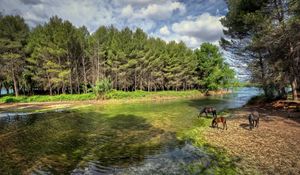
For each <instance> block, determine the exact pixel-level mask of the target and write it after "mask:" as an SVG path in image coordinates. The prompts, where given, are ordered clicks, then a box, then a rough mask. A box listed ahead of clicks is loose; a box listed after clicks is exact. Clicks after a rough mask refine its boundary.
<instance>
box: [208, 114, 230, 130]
mask: <svg viewBox="0 0 300 175" xmlns="http://www.w3.org/2000/svg"><path fill="white" fill-rule="evenodd" d="M218 123H222V124H223V130H224V129H225V127H226V130H227V123H226V118H225V117H222V116H221V117H215V118H214V119H213V120H212V122H211V126H212V127H213V128H214V127H216V126H217V128H219V126H218Z"/></svg>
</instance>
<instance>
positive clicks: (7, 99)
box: [0, 93, 96, 103]
mask: <svg viewBox="0 0 300 175" xmlns="http://www.w3.org/2000/svg"><path fill="white" fill-rule="evenodd" d="M95 99H96V96H95V94H93V93H87V94H61V95H53V96H49V95H33V96H18V97H13V96H4V97H1V98H0V103H11V102H22V103H28V102H52V101H83V100H95Z"/></svg>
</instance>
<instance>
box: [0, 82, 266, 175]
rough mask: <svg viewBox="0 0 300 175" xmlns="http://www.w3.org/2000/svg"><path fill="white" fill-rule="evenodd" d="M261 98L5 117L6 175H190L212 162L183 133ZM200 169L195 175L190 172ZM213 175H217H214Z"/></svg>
mask: <svg viewBox="0 0 300 175" xmlns="http://www.w3.org/2000/svg"><path fill="white" fill-rule="evenodd" d="M259 93H261V91H260V90H258V89H256V88H240V89H238V90H236V91H234V93H232V94H228V95H223V96H210V97H203V98H199V99H185V100H173V101H169V100H168V101H157V102H153V101H152V102H143V103H131V104H115V105H112V104H107V105H93V106H89V107H83V108H79V109H74V110H70V111H69V110H65V111H57V112H47V113H36V114H26V113H24V114H22V115H18V116H16V115H10V116H5V115H3V114H2V117H0V148H1V149H0V172H2V173H4V174H190V172H191V171H192V172H194V173H196V174H197V173H198V174H199V173H200V172H203V170H204V169H208V170H209V168H210V166H212V164H213V161H214V155H211V154H208V153H206V151H205V150H204V149H202V148H198V147H194V146H193V145H192V144H191V143H190V142H189V141H187V140H180V139H178V138H177V135H178V133H180V132H183V131H185V130H188V129H189V128H192V127H195V126H198V125H199V126H200V123H199V122H201V119H198V118H197V117H196V116H197V114H198V111H199V110H200V109H201V107H202V106H207V105H210V106H215V107H216V108H217V110H218V111H222V110H224V109H229V108H237V107H241V106H243V105H245V104H246V102H247V101H248V100H249V99H250V98H251V97H253V96H255V95H258V94H259ZM199 162H200V163H201V166H197V167H198V168H196V169H195V168H194V169H193V170H191V166H193V165H196V164H197V165H198V164H199ZM208 172H211V173H212V174H214V173H213V170H211V171H210V170H209V171H208Z"/></svg>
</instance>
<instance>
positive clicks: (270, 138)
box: [202, 101, 300, 175]
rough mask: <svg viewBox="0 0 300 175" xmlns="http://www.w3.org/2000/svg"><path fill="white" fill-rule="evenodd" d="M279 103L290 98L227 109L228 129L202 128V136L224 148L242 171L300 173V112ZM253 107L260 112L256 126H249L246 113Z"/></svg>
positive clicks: (211, 143) (248, 172)
mask: <svg viewBox="0 0 300 175" xmlns="http://www.w3.org/2000/svg"><path fill="white" fill-rule="evenodd" d="M278 104H291V102H290V101H288V102H283V101H275V102H273V103H260V104H256V105H247V106H245V107H242V108H239V109H235V110H233V111H230V114H229V115H230V116H229V117H228V121H227V125H228V130H226V131H223V130H221V129H219V130H218V129H215V128H210V127H209V128H207V129H205V130H203V131H202V133H203V138H204V140H205V142H207V143H208V144H210V145H212V146H214V147H216V148H219V149H222V150H225V152H226V153H227V154H228V155H229V156H230V157H232V159H233V160H236V161H235V164H236V166H237V167H238V168H239V169H240V171H241V172H243V174H295V175H296V174H300V154H299V152H300V147H299V145H300V137H299V135H300V112H299V111H298V110H294V109H295V107H292V108H290V107H287V105H281V106H280V105H278ZM292 104H293V105H295V104H300V103H299V102H292ZM298 106H299V105H298ZM296 107H297V105H296ZM255 110H256V111H258V112H259V113H260V115H261V118H260V124H259V128H255V129H253V130H249V124H248V119H247V115H248V114H249V113H250V112H251V111H255Z"/></svg>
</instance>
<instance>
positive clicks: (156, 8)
mask: <svg viewBox="0 0 300 175" xmlns="http://www.w3.org/2000/svg"><path fill="white" fill-rule="evenodd" d="M176 10H178V11H179V12H180V13H181V14H184V13H185V10H186V9H185V5H184V4H183V3H180V2H167V3H164V4H150V5H148V6H147V7H145V8H142V9H141V10H140V11H139V15H138V16H137V17H140V18H152V19H168V18H170V17H171V15H172V14H173V12H174V11H176Z"/></svg>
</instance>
